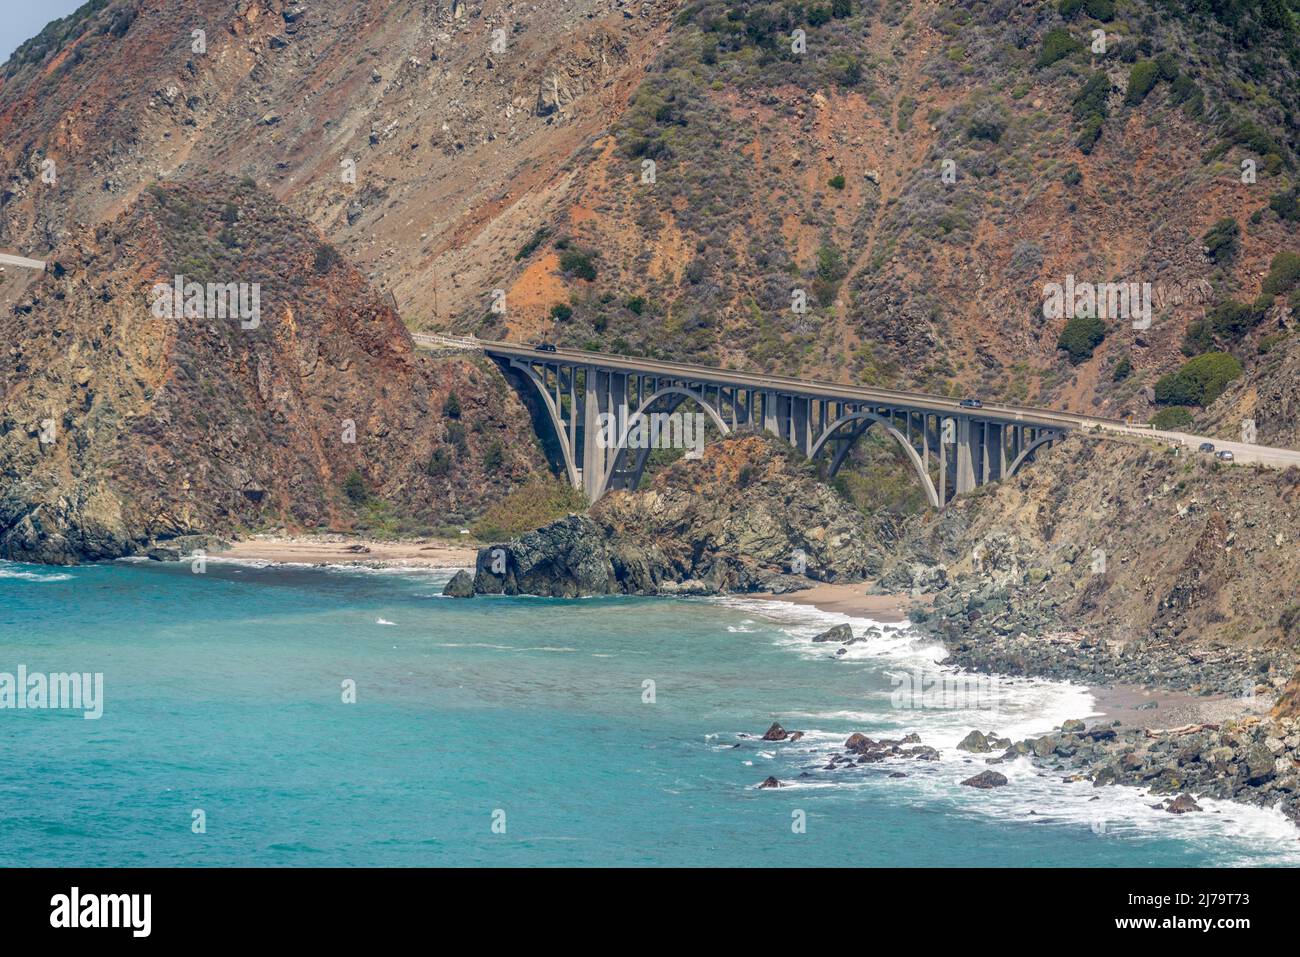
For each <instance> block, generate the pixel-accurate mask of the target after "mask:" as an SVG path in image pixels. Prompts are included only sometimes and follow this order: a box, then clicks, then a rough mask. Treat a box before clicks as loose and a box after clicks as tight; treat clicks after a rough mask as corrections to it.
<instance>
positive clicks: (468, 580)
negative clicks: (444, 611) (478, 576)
mask: <svg viewBox="0 0 1300 957" xmlns="http://www.w3.org/2000/svg"><path fill="white" fill-rule="evenodd" d="M442 593H443V594H444V595H446V596H447V597H449V598H473V597H474V576H473V575H471V574H470V573H469V572H467V571H465V569H463V568H462V569H461V570H460V571H458V572H457V573H456V574H454V575H452V576H451V581H449V582H447V585H446V587H444V588H443V590H442Z"/></svg>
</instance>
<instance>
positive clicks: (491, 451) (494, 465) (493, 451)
mask: <svg viewBox="0 0 1300 957" xmlns="http://www.w3.org/2000/svg"><path fill="white" fill-rule="evenodd" d="M505 460H506V453H505V449H503V448H502V447H501V441H500V440H499V439H493V440H492V444H491V445H489V446H488V447H487V451H486V452H484V453H483V468H485V469H487V470H488V471H489V472H495V471H496V470H497V469H499V468H501V466H502V464H503V463H504V462H505Z"/></svg>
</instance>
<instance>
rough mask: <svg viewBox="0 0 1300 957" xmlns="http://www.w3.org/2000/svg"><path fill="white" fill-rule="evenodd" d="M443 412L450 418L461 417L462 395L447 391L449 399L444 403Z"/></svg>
mask: <svg viewBox="0 0 1300 957" xmlns="http://www.w3.org/2000/svg"><path fill="white" fill-rule="evenodd" d="M442 414H443V415H445V416H446V417H447V418H449V419H459V418H460V397H459V396H458V395H456V393H455V392H448V393H447V400H446V401H445V402H443V404H442Z"/></svg>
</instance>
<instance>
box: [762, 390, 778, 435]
mask: <svg viewBox="0 0 1300 957" xmlns="http://www.w3.org/2000/svg"><path fill="white" fill-rule="evenodd" d="M779 405H780V402H779V397H778V396H777V394H776V393H775V392H764V393H763V431H764V432H770V433H771V434H772V435H775V436H776V437H777V438H780V437H781V419H780V414H779V412H778V410H777V407H778V406H779Z"/></svg>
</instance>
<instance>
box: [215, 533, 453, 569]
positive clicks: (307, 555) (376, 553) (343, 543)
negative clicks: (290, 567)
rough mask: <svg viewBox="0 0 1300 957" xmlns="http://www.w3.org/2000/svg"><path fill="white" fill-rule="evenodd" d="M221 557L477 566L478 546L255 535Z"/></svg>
mask: <svg viewBox="0 0 1300 957" xmlns="http://www.w3.org/2000/svg"><path fill="white" fill-rule="evenodd" d="M213 554H214V555H215V556H217V557H220V558H238V559H245V560H250V561H266V562H291V563H294V564H303V565H365V566H368V567H383V566H395V567H400V566H407V567H417V568H473V567H474V559H475V557H476V555H477V549H475V548H474V547H472V546H469V545H462V544H460V543H459V542H448V541H443V540H439V539H410V540H403V541H377V540H374V539H366V538H356V537H353V536H350V535H303V536H289V535H255V536H253V537H251V538H246V539H241V540H239V541H235V542H231V543H230V547H229V548H228V549H225V550H224V551H220V552H214V553H213Z"/></svg>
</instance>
